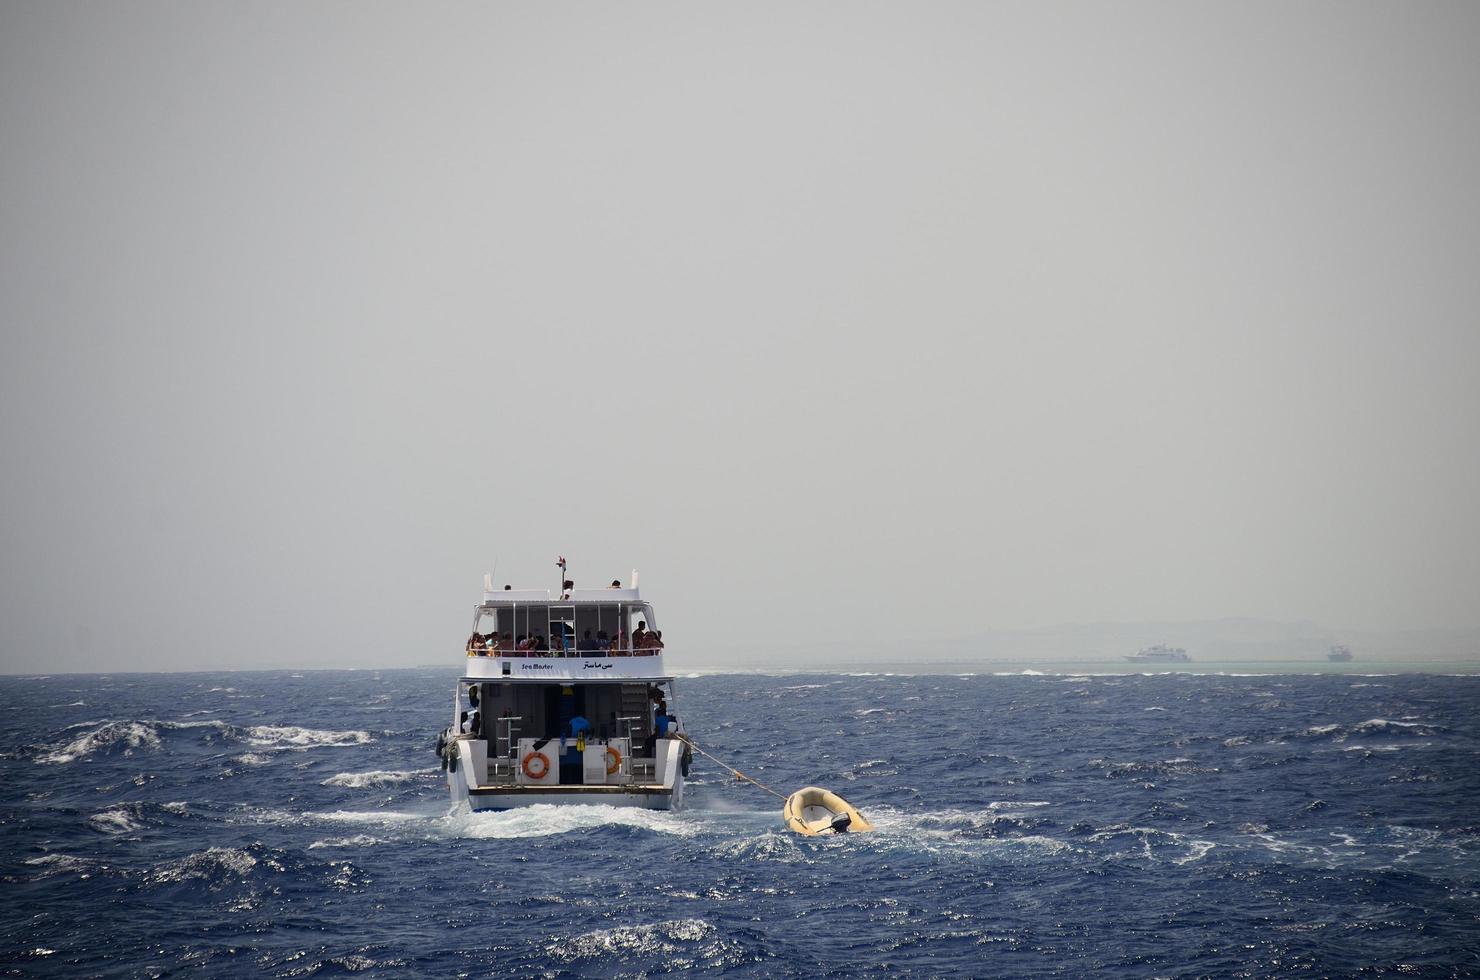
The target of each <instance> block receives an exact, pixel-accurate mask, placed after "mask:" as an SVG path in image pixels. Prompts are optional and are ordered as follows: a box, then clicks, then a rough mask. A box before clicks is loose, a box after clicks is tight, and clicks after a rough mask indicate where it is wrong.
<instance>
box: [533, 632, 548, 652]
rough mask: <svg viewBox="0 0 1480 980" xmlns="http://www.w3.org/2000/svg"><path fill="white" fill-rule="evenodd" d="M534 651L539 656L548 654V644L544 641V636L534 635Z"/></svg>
mask: <svg viewBox="0 0 1480 980" xmlns="http://www.w3.org/2000/svg"><path fill="white" fill-rule="evenodd" d="M534 649H535V652H536V653H541V654H544V653H549V652H550V644H549V643H548V642H546V641H545V634H543V633H536V634H535V635H534Z"/></svg>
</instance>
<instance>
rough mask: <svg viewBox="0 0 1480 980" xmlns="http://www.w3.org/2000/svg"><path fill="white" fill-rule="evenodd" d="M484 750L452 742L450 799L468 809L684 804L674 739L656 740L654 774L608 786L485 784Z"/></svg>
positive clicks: (670, 807) (480, 746) (677, 745)
mask: <svg viewBox="0 0 1480 980" xmlns="http://www.w3.org/2000/svg"><path fill="white" fill-rule="evenodd" d="M486 748H487V743H486V742H479V741H472V740H458V741H457V742H455V743H454V751H455V752H456V762H455V764H454V765H452V766H451V767H450V768H449V769H448V772H447V788H448V791H449V793H450V794H451V796H452V802H454V803H467V805H468V808H469V809H472V810H514V809H518V808H519V807H525V806H541V805H543V806H620V807H635V808H639V809H644V810H676V809H678V808H679V807H681V806H682V805H683V790H684V775H683V768H684V767H683V743H682V742H680V741H678V740H676V739H660V740H659V741H658V743H657V746H656V750H657V756H656V758H655V759H653V760H651V766H650V770H651V777H656V778H653V779H651V781H642V782H637V781H631V780H630V778H629V781H626V782H619V783H608V784H583V783H577V784H561V783H543V784H539V783H530V782H509V781H507V777H505V778H504V779H501V780H497V781H494V782H485V781H484V780H485V779H486V778H487V774H488V772H489V766H488V760H487V757H486ZM557 771H558V770H557ZM643 771H644V772H647V771H648V770H643ZM552 775H553V774H552ZM651 777H650V778H651Z"/></svg>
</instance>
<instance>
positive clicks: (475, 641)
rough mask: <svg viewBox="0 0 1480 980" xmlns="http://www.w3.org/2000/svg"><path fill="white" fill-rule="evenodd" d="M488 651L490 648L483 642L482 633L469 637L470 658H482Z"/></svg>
mask: <svg viewBox="0 0 1480 980" xmlns="http://www.w3.org/2000/svg"><path fill="white" fill-rule="evenodd" d="M487 649H488V647H487V644H485V643H484V641H483V634H482V633H474V634H473V635H472V636H470V637H468V656H470V657H476V656H480V655H482V653H483V651H485V650H487Z"/></svg>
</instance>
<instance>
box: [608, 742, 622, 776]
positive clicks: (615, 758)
mask: <svg viewBox="0 0 1480 980" xmlns="http://www.w3.org/2000/svg"><path fill="white" fill-rule="evenodd" d="M621 768H622V753H621V752H619V751H617V750H616V749H615V748H613V747H612V746H610V745H608V746H607V747H606V774H607V775H608V776H612V775H615V774H616V772H617V770H618V769H621Z"/></svg>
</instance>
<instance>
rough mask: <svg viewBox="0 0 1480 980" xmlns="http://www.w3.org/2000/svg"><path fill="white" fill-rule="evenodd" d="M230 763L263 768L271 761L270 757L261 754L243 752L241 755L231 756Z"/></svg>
mask: <svg viewBox="0 0 1480 980" xmlns="http://www.w3.org/2000/svg"><path fill="white" fill-rule="evenodd" d="M231 761H232V762H236V763H239V764H241V765H244V766H265V765H267V764H268V763H269V762H271V761H272V756H270V755H263V754H262V753H261V752H243V753H242V754H241V755H237V756H232V759H231Z"/></svg>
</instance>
